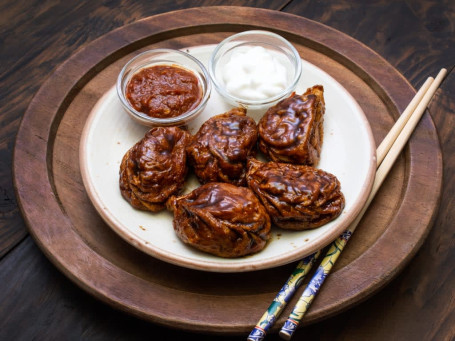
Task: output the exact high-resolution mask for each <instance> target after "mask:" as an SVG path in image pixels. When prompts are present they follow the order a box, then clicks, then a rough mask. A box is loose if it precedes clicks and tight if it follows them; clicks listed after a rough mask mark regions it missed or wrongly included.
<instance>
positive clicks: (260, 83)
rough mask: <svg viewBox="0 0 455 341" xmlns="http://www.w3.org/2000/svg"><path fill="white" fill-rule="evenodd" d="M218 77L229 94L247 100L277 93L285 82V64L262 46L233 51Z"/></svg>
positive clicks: (268, 96)
mask: <svg viewBox="0 0 455 341" xmlns="http://www.w3.org/2000/svg"><path fill="white" fill-rule="evenodd" d="M221 76H222V80H223V82H224V84H225V89H226V91H227V92H228V93H230V94H231V95H233V96H235V97H238V98H241V99H245V100H250V101H251V100H252V101H255V100H264V99H267V98H271V97H273V96H275V95H278V94H279V93H280V92H282V91H283V90H284V89H285V88H286V86H287V83H288V82H287V70H286V67H285V65H284V63H283V62H282V61H281V60H280V58H279V57H278V56H277V55H274V54H273V52H272V51H270V50H268V49H265V48H264V47H262V46H254V47H248V48H246V47H245V48H243V49H242V48H238V49H236V50H234V51H233V52H232V54H231V56H230V59H229V61H228V62H227V63H226V64H225V65H224V67H223V68H222V70H221Z"/></svg>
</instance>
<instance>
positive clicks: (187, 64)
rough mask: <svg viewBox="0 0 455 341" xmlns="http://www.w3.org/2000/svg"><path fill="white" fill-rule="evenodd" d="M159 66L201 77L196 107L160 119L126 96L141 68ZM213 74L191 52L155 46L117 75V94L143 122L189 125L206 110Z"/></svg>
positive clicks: (158, 124)
mask: <svg viewBox="0 0 455 341" xmlns="http://www.w3.org/2000/svg"><path fill="white" fill-rule="evenodd" d="M155 65H171V66H177V67H181V68H183V69H185V70H188V71H190V72H192V73H193V74H194V75H195V76H196V77H197V79H198V81H199V85H200V86H201V90H202V98H201V100H200V102H199V104H198V105H197V107H195V108H194V109H192V110H190V111H187V112H185V113H183V114H181V115H179V116H176V117H167V118H158V117H151V116H148V115H147V114H145V113H143V112H140V111H137V110H136V109H134V108H133V106H132V105H131V104H130V102H129V101H128V99H127V98H126V94H125V90H126V87H127V85H128V83H129V81H130V79H131V78H132V77H133V75H135V74H136V73H137V72H139V71H140V70H141V69H144V68H148V67H152V66H155ZM211 89H212V88H211V83H210V76H209V74H208V72H207V70H206V68H205V67H204V65H203V64H202V63H201V62H200V61H199V60H197V59H196V58H194V57H193V56H191V55H190V54H188V53H185V52H182V51H179V50H173V49H164V48H162V49H161V48H160V49H154V50H149V51H146V52H143V53H141V54H139V55H137V56H136V57H134V58H132V59H131V60H130V61H129V62H128V63H126V64H125V66H124V67H123V68H122V70H121V71H120V74H119V75H118V78H117V94H118V96H119V98H120V101H121V103H122V106H123V108H124V109H125V111H126V112H127V113H128V114H129V115H130V116H131V118H133V119H134V120H135V121H137V122H138V123H140V124H143V125H145V126H149V127H153V126H182V125H186V124H188V123H189V122H190V121H191V120H192V119H194V118H195V117H197V116H198V115H199V114H200V113H201V112H202V110H204V108H205V106H206V105H207V102H208V100H209V98H210V92H211Z"/></svg>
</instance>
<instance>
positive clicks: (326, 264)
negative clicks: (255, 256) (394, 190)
mask: <svg viewBox="0 0 455 341" xmlns="http://www.w3.org/2000/svg"><path fill="white" fill-rule="evenodd" d="M446 73H447V70H446V69H441V71H439V73H438V75H437V76H436V78H435V79H434V80H433V79H432V78H431V77H429V78H428V79H427V82H425V83H424V86H426V84H427V83H431V84H430V86H429V88H428V90H427V91H424V90H422V91H420V90H419V92H418V93H417V94H416V96H421V95H422V94H423V96H422V98H421V100H420V101H419V103H418V105H417V108H416V109H415V110H414V111H413V112H412V113H409V118H408V119H407V120H406V119H405V118H404V119H403V120H401V121H400V120H398V121H397V123H398V124H399V125H402V126H403V127H402V128H401V131H400V132H399V134H398V136H396V137H395V136H394V134H396V131H397V129H393V128H392V130H391V133H392V134H391V135H390V136H389V134H388V135H387V136H386V138H385V139H384V140H385V142H384V143H385V146H386V147H384V148H378V149H379V153H381V155H380V156H381V157H382V156H383V155H385V156H384V157H383V160H382V162H380V166H379V167H378V169H377V171H376V176H375V179H374V183H373V188H372V190H371V192H370V195H369V196H368V199H367V201H366V203H365V205H364V207H363V209H362V210H361V212H360V214H359V215H358V216H357V217H356V219H355V220H354V221H353V222H352V223H351V225H350V226H349V227H348V229H347V230H346V231H345V232H344V233H343V234H342V235H341V236H340V237H338V238H337V239H336V240H335V242H333V243H332V245H331V246H330V249H329V251H328V252H327V254H326V256H325V257H324V259H323V260H322V261H321V264H320V265H319V267H318V269H317V270H316V272H315V274H314V275H313V277H312V278H311V280H310V282H309V283H308V285H307V287H306V288H305V290H304V292H303V294H302V296H301V297H300V298H299V300H298V301H297V304H296V305H295V307H294V309H293V311H292V312H291V314H290V315H289V317H288V319H287V320H286V321H285V323H284V325H283V327H282V328H281V330H280V337H281V338H283V339H285V340H290V339H291V337H292V334H293V333H294V332H295V330H296V329H297V326H298V325H299V323H300V321H301V320H302V318H303V316H304V315H305V313H306V312H307V310H308V308H309V307H310V305H311V303H312V301H313V299H314V298H315V297H316V294H317V293H318V292H319V290H320V288H321V286H322V284H323V283H324V280H325V278H327V276H328V274H329V273H330V271H331V269H332V268H333V265H334V264H335V262H336V260H337V259H338V257H339V255H340V254H341V252H342V251H343V249H344V247H345V245H346V244H347V242H348V240H349V238H350V237H351V236H352V234H353V233H354V231H355V229H356V227H357V225H358V223H359V221H360V220H361V219H362V217H363V215H364V213H365V211H366V210H367V208H368V206H369V205H370V203H371V201H372V200H373V198H374V196H375V195H376V193H377V192H378V190H379V187H381V185H382V183H383V182H384V179H385V178H386V176H387V174H388V173H389V171H390V169H391V168H392V166H393V164H394V163H395V161H396V159H397V158H398V155H399V154H400V153H401V151H402V149H403V148H404V146H405V145H406V143H407V141H408V140H409V138H410V136H411V134H412V132H413V131H414V129H415V127H416V126H417V123H418V122H419V121H420V118H421V117H422V115H423V113H424V112H425V109H426V107H427V106H428V103H429V102H430V100H431V98H432V97H433V95H434V93H435V92H436V90H437V89H438V87H439V85H440V84H441V82H442V80H443V79H444V77H445V75H446ZM411 103H412V101H411ZM414 104H415V103H414ZM405 120H406V121H407V122H405V123H406V124H404V121H405ZM389 139H392V140H394V141H392V142H390V141H389ZM381 145H382V143H381ZM387 146H390V147H387Z"/></svg>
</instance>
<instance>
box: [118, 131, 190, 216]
mask: <svg viewBox="0 0 455 341" xmlns="http://www.w3.org/2000/svg"><path fill="white" fill-rule="evenodd" d="M190 138H191V135H190V134H189V133H187V132H186V131H184V130H182V129H180V128H177V127H156V128H152V129H150V130H149V131H148V132H147V133H146V134H145V136H144V138H143V139H141V140H140V141H139V142H137V143H136V144H135V145H134V146H133V147H132V148H131V149H130V150H128V151H127V152H126V154H125V155H124V157H123V160H122V163H121V165H120V191H121V193H122V195H123V197H124V198H125V199H126V200H127V201H128V202H129V203H130V204H131V205H132V206H133V207H134V208H137V209H140V210H147V211H153V212H157V211H160V210H163V209H165V208H166V200H167V199H168V198H169V197H170V196H171V195H176V194H178V193H179V192H180V190H181V189H182V187H183V185H184V181H185V176H186V173H187V166H186V152H185V148H186V146H187V145H188V143H189V141H190Z"/></svg>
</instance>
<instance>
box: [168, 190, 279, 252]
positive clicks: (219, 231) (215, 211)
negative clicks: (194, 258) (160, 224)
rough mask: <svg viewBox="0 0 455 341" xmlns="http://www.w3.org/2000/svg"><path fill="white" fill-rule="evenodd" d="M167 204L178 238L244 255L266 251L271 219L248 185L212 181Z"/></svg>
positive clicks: (211, 249) (210, 249)
mask: <svg viewBox="0 0 455 341" xmlns="http://www.w3.org/2000/svg"><path fill="white" fill-rule="evenodd" d="M167 205H168V209H169V210H171V211H173V212H174V220H173V226H174V230H175V232H176V234H177V235H178V237H179V238H180V239H181V240H182V241H183V242H184V243H186V244H188V245H191V246H193V247H195V248H196V249H199V250H201V251H203V252H207V253H210V254H214V255H217V256H220V257H226V258H233V257H241V256H245V255H249V254H252V253H256V252H258V251H260V250H262V249H263V248H264V247H265V246H266V243H267V240H268V239H269V238H270V225H271V223H270V218H269V216H268V215H267V212H266V210H265V208H264V206H263V205H262V204H261V203H260V201H259V200H258V198H256V196H255V195H254V193H253V192H252V191H251V190H250V189H249V188H247V187H237V186H234V185H231V184H228V183H217V182H210V183H207V184H205V185H202V186H200V187H198V188H196V189H195V190H193V191H192V192H191V193H189V194H187V195H183V196H180V197H172V198H171V199H169V201H168V203H167Z"/></svg>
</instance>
